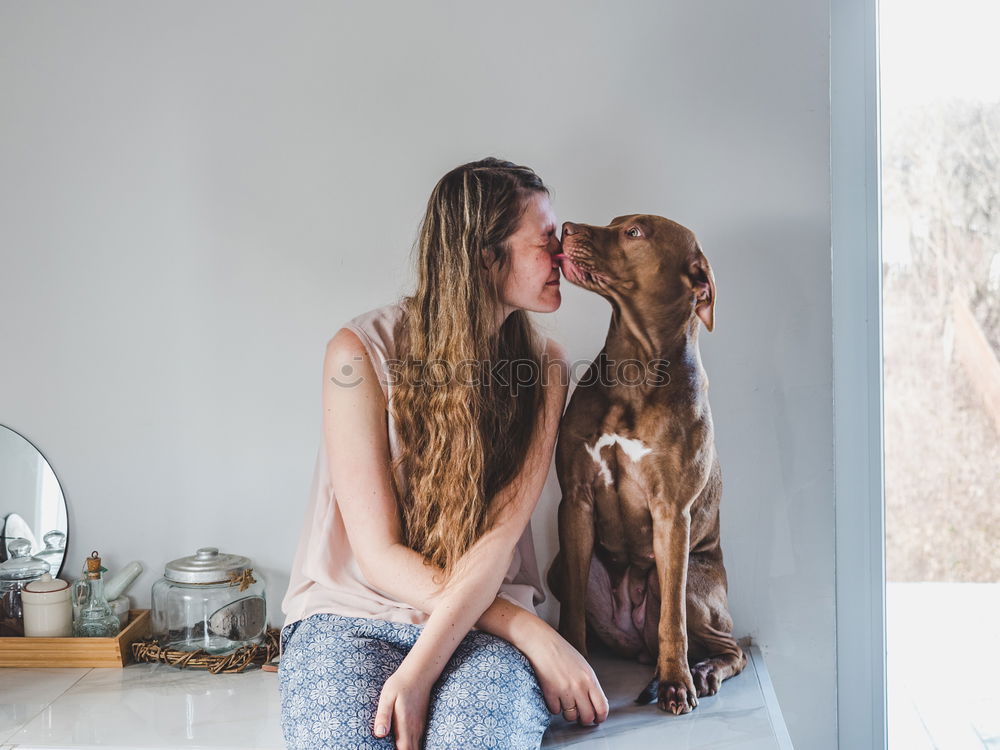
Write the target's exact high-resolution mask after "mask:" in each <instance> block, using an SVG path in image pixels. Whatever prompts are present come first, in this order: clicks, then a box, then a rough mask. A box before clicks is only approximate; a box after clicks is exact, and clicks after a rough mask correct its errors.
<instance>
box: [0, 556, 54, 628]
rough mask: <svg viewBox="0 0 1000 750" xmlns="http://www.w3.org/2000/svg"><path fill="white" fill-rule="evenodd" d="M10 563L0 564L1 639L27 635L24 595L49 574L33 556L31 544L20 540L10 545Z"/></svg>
mask: <svg viewBox="0 0 1000 750" xmlns="http://www.w3.org/2000/svg"><path fill="white" fill-rule="evenodd" d="M7 551H8V552H10V559H8V560H5V561H4V562H2V563H0V636H19V635H24V616H23V609H22V603H21V592H22V591H23V590H24V587H25V586H27V585H28V584H29V583H31V582H32V581H35V580H38V579H39V578H41V577H42V576H43V575H44V574H46V573H48V572H49V564H48V563H47V562H45V561H44V560H39V559H38V558H37V557H32V556H31V542H29V541H28V540H27V539H22V538H20V537H17V538H16V539H11V540H10V542H8V544H7Z"/></svg>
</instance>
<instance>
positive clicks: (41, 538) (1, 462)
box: [0, 425, 69, 578]
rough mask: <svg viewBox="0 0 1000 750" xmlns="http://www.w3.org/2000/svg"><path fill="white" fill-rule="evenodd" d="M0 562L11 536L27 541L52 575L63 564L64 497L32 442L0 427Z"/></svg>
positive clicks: (66, 535)
mask: <svg viewBox="0 0 1000 750" xmlns="http://www.w3.org/2000/svg"><path fill="white" fill-rule="evenodd" d="M0 519H2V522H0V526H2V527H3V533H2V534H0V560H6V559H7V557H8V554H9V553H8V551H7V545H8V543H9V542H12V541H13V540H15V539H18V538H20V539H27V540H28V541H29V542H31V554H32V555H34V556H35V557H38V558H41V559H42V560H45V561H46V562H47V563H48V564H49V570H50V572H51V573H52V577H53V578H55V577H57V576H58V575H59V572H60V571H61V570H62V567H63V560H64V558H65V555H66V542H67V541H68V539H69V524H68V522H67V519H66V498H65V497H64V495H63V491H62V487H60V486H59V480H58V479H56V474H55V472H54V471H52V467H51V466H49V462H48V461H46V460H45V456H43V455H42V454H41V451H39V450H38V449H37V448H36V447H35V446H34V445H32V444H31V443H30V442H28V441H27V440H26V439H25V438H24V437H23V436H21V435H19V434H18V433H16V432H14V430H12V429H10V428H9V427H4V426H3V425H0Z"/></svg>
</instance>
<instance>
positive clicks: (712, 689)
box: [691, 659, 722, 698]
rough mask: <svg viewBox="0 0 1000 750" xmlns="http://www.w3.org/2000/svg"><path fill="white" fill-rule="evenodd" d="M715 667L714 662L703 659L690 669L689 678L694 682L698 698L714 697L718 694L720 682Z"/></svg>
mask: <svg viewBox="0 0 1000 750" xmlns="http://www.w3.org/2000/svg"><path fill="white" fill-rule="evenodd" d="M717 666H718V665H717V664H716V663H715V661H714V660H712V659H705V660H704V661H700V662H698V663H697V664H695V665H694V666H693V667H691V678H692V679H693V680H694V686H695V690H696V691H697V694H698V697H699V698H702V697H704V696H706V695H715V694H716V693H717V692H719V685H720V684H721V683H722V680H720V679H719V672H718V670H717V669H716V667H717Z"/></svg>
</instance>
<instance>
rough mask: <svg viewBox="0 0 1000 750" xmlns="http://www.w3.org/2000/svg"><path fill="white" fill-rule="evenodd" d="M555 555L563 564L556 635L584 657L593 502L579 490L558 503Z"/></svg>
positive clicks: (585, 649)
mask: <svg viewBox="0 0 1000 750" xmlns="http://www.w3.org/2000/svg"><path fill="white" fill-rule="evenodd" d="M559 553H560V556H561V561H562V565H563V569H562V571H561V572H562V600H561V607H560V609H559V633H560V634H561V635H562V637H563V638H565V639H566V640H567V641H568V642H569V643H570V645H572V646H573V647H574V648H576V650H577V651H579V652H580V653H581V654H582V655H583V656H584V657H587V656H588V654H587V611H586V610H587V579H588V577H589V575H590V559H591V556H592V555H593V553H594V503H593V498H592V497H591V494H590V492H589V491H586V490H584V489H583V488H580V487H575V488H573V489H572V490H571V491H569V492H567V493H566V494H564V495H563V498H562V501H561V502H560V503H559Z"/></svg>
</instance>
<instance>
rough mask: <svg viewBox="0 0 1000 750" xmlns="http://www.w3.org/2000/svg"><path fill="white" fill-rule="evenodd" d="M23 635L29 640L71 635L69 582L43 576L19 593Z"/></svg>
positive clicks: (71, 620)
mask: <svg viewBox="0 0 1000 750" xmlns="http://www.w3.org/2000/svg"><path fill="white" fill-rule="evenodd" d="M21 607H22V609H23V612H24V635H25V636H26V637H28V638H67V637H69V636H71V635H73V606H72V605H71V604H70V587H69V583H67V582H66V581H63V580H61V579H59V578H53V577H52V576H51V575H50V574H49V573H45V574H44V575H43V576H42V577H41V578H39V579H38V580H35V581H32V582H31V583H29V584H27V585H26V586H25V587H24V588H23V589H22V590H21Z"/></svg>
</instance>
